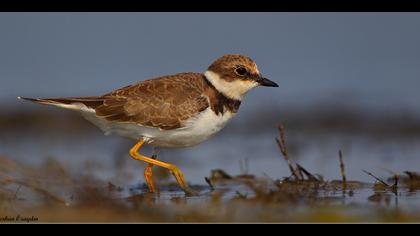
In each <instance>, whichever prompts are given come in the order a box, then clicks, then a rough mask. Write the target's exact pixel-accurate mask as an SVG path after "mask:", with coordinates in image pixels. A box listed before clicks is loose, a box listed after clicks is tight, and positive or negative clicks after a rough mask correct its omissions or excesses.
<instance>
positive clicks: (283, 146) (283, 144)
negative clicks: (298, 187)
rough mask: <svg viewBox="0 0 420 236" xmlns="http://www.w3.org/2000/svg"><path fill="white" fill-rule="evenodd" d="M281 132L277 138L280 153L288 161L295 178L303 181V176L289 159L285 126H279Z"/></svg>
mask: <svg viewBox="0 0 420 236" xmlns="http://www.w3.org/2000/svg"><path fill="white" fill-rule="evenodd" d="M278 130H279V136H280V139H279V138H276V142H277V145H278V146H279V149H280V152H281V154H282V155H283V157H284V160H286V162H287V165H288V166H289V169H290V172H291V173H292V175H293V176H294V177H295V179H296V180H301V179H302V178H301V175H299V174H298V171H297V170H296V169H295V168H294V167H293V164H292V162H291V161H290V159H289V153H288V151H287V148H286V141H285V135H284V133H285V132H284V126H283V124H279V126H278Z"/></svg>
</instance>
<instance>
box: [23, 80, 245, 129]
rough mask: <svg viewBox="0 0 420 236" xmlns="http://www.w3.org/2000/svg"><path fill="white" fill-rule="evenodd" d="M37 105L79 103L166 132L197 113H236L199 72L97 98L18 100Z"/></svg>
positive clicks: (229, 101) (112, 118) (233, 103)
mask: <svg viewBox="0 0 420 236" xmlns="http://www.w3.org/2000/svg"><path fill="white" fill-rule="evenodd" d="M22 99H26V100H30V101H33V102H37V103H41V104H69V105H70V104H74V103H82V104H84V105H86V106H87V107H88V108H92V109H94V110H95V112H96V115H97V116H98V117H103V118H105V119H106V120H109V121H117V122H131V123H137V124H141V125H143V126H146V127H157V128H160V129H163V130H170V129H176V128H181V127H183V123H184V122H185V121H186V120H188V119H189V118H192V117H194V116H196V115H197V114H198V113H200V112H201V111H204V110H205V109H206V108H208V107H209V106H210V108H211V109H212V110H213V111H214V112H215V113H216V114H219V113H222V114H223V113H224V112H225V111H226V110H229V111H232V112H234V113H236V112H237V111H238V109H239V105H240V103H241V102H240V101H237V100H234V99H230V98H227V97H226V96H224V95H223V94H221V93H220V92H219V91H218V90H217V89H215V88H214V87H213V86H212V85H211V83H209V82H208V80H207V79H206V78H205V76H204V75H203V74H200V73H181V74H175V75H170V76H163V77H159V78H155V79H150V80H145V81H142V82H139V83H136V84H133V85H129V86H126V87H123V88H121V89H117V90H115V91H113V92H110V93H107V94H104V95H102V96H97V97H77V98H46V99H32V98H22Z"/></svg>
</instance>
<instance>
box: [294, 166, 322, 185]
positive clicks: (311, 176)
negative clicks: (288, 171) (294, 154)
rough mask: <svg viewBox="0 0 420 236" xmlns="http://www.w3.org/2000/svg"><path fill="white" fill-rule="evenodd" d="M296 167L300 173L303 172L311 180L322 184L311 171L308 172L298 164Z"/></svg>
mask: <svg viewBox="0 0 420 236" xmlns="http://www.w3.org/2000/svg"><path fill="white" fill-rule="evenodd" d="M296 166H297V167H298V170H299V171H302V172H303V173H304V174H305V175H306V176H307V177H308V179H309V180H311V181H315V182H320V181H319V179H318V178H317V177H315V175H313V174H311V173H310V172H309V171H307V170H306V169H305V168H303V167H302V166H301V165H299V164H297V163H296Z"/></svg>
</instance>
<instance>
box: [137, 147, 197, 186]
mask: <svg viewBox="0 0 420 236" xmlns="http://www.w3.org/2000/svg"><path fill="white" fill-rule="evenodd" d="M143 144H144V139H140V140H139V142H138V143H137V144H136V145H134V147H132V148H131V149H130V156H131V157H133V158H134V159H136V160H140V161H144V162H147V163H148V164H149V165H148V166H147V167H146V169H145V177H146V175H147V177H146V182H147V184H148V186H149V190H150V192H154V190H155V189H154V186H153V182H152V181H151V176H152V168H151V167H152V166H153V165H157V166H160V167H163V168H165V169H168V170H169V171H170V172H171V173H172V175H173V176H174V177H175V179H176V181H177V182H178V184H179V186H181V188H182V189H183V190H184V192H185V193H187V194H192V191H191V189H190V188H189V187H188V185H187V182H186V181H185V178H184V174H183V173H182V172H181V170H180V169H179V168H178V167H176V166H175V165H173V164H170V163H165V162H162V161H158V160H155V159H153V158H150V157H146V156H143V155H141V154H140V153H138V151H139V149H140V148H141V147H142V146H143ZM149 166H150V167H149ZM146 172H147V174H146ZM149 176H150V178H149ZM151 186H152V187H151Z"/></svg>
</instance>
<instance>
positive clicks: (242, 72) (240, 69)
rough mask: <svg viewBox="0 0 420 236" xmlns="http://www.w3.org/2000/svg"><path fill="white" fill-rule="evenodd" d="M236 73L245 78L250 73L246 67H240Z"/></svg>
mask: <svg viewBox="0 0 420 236" xmlns="http://www.w3.org/2000/svg"><path fill="white" fill-rule="evenodd" d="M235 73H236V74H237V75H240V76H244V75H246V74H247V73H248V71H247V70H246V69H245V68H244V67H242V66H241V67H238V68H236V69H235Z"/></svg>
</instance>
